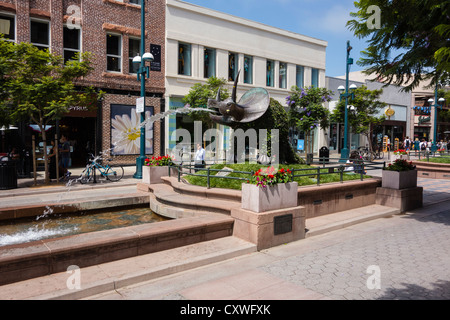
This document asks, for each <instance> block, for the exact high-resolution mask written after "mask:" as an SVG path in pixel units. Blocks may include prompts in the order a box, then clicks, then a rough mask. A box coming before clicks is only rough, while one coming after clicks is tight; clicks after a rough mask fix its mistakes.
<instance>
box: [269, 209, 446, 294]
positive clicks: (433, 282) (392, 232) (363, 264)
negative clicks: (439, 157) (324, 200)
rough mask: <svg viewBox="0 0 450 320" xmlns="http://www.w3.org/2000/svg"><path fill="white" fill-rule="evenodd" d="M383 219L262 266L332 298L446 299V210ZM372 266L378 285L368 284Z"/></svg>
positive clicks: (290, 280)
mask: <svg viewBox="0 0 450 320" xmlns="http://www.w3.org/2000/svg"><path fill="white" fill-rule="evenodd" d="M385 220H386V221H385V228H382V229H381V230H377V231H374V232H370V233H365V234H361V235H360V236H358V237H355V238H352V239H351V240H349V241H344V242H339V243H336V244H334V245H330V246H328V247H326V248H323V249H319V250H314V251H312V252H309V253H306V254H302V255H297V256H292V257H289V258H287V259H284V260H280V261H277V262H274V263H272V264H270V265H268V266H264V267H261V269H262V270H264V271H266V272H268V273H270V274H272V275H275V276H277V277H281V278H282V279H285V280H287V281H289V282H292V283H295V284H298V285H300V286H303V287H305V288H307V289H310V290H313V291H316V292H318V293H321V294H323V295H325V296H327V297H329V298H332V299H450V270H449V269H448V266H449V265H450V232H449V227H448V226H449V224H450V214H449V212H448V210H445V211H442V212H440V213H436V214H432V215H427V216H424V217H421V218H418V219H415V218H413V217H407V216H405V217H403V218H402V219H400V220H397V221H392V222H391V221H387V219H385ZM336 236H338V235H336ZM371 266H372V267H371ZM375 270H378V271H379V274H380V278H379V283H380V287H381V288H380V289H376V288H374V284H375V283H376V282H369V286H370V287H371V288H372V289H370V288H368V286H367V280H368V279H369V278H371V275H375V273H374V272H375Z"/></svg>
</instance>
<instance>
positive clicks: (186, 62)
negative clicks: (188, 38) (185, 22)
mask: <svg viewBox="0 0 450 320" xmlns="http://www.w3.org/2000/svg"><path fill="white" fill-rule="evenodd" d="M178 74H180V75H184V76H191V45H190V44H187V43H181V42H180V43H179V44H178Z"/></svg>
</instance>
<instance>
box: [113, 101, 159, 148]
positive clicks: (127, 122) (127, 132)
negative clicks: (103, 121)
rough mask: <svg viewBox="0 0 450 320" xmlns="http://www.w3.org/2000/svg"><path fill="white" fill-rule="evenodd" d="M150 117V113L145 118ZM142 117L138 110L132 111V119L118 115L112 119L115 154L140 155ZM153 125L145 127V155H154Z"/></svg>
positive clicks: (126, 115)
mask: <svg viewBox="0 0 450 320" xmlns="http://www.w3.org/2000/svg"><path fill="white" fill-rule="evenodd" d="M149 117H150V111H147V112H145V118H146V119H148V118H149ZM139 118H140V117H138V116H137V114H136V109H131V118H130V115H128V114H123V115H121V116H119V115H116V116H115V117H114V118H113V119H111V125H112V129H111V143H112V145H113V152H112V153H113V154H116V155H117V154H139V153H140V146H141V126H140V119H139ZM152 148H153V123H147V124H146V126H145V149H146V150H145V153H146V154H152V153H153V150H152Z"/></svg>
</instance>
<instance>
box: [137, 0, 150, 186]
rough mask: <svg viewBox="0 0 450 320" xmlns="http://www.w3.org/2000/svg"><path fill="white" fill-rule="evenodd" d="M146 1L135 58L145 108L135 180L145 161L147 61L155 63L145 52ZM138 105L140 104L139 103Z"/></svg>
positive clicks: (142, 115)
mask: <svg viewBox="0 0 450 320" xmlns="http://www.w3.org/2000/svg"><path fill="white" fill-rule="evenodd" d="M144 52H145V0H142V1H141V50H140V55H139V56H136V57H134V58H133V63H136V64H139V65H140V67H139V70H138V71H137V79H138V81H140V82H141V98H140V103H139V104H140V105H141V106H143V108H141V110H138V109H137V106H136V111H140V114H141V135H140V155H139V157H138V158H136V173H135V174H134V175H133V178H135V179H142V167H143V165H144V161H145V158H146V156H145V126H143V125H142V123H143V122H144V121H145V80H146V79H148V78H149V77H150V68H149V67H148V66H145V63H146V62H147V61H149V62H151V61H153V59H154V58H153V55H152V54H151V53H148V52H145V53H144ZM137 104H138V103H137Z"/></svg>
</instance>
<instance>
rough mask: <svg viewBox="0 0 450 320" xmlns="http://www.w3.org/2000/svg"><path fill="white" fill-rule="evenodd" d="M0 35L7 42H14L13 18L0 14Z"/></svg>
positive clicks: (14, 27)
mask: <svg viewBox="0 0 450 320" xmlns="http://www.w3.org/2000/svg"><path fill="white" fill-rule="evenodd" d="M0 33H1V34H3V36H4V37H5V39H7V40H10V41H14V40H16V24H15V17H14V16H9V15H3V14H0Z"/></svg>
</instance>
